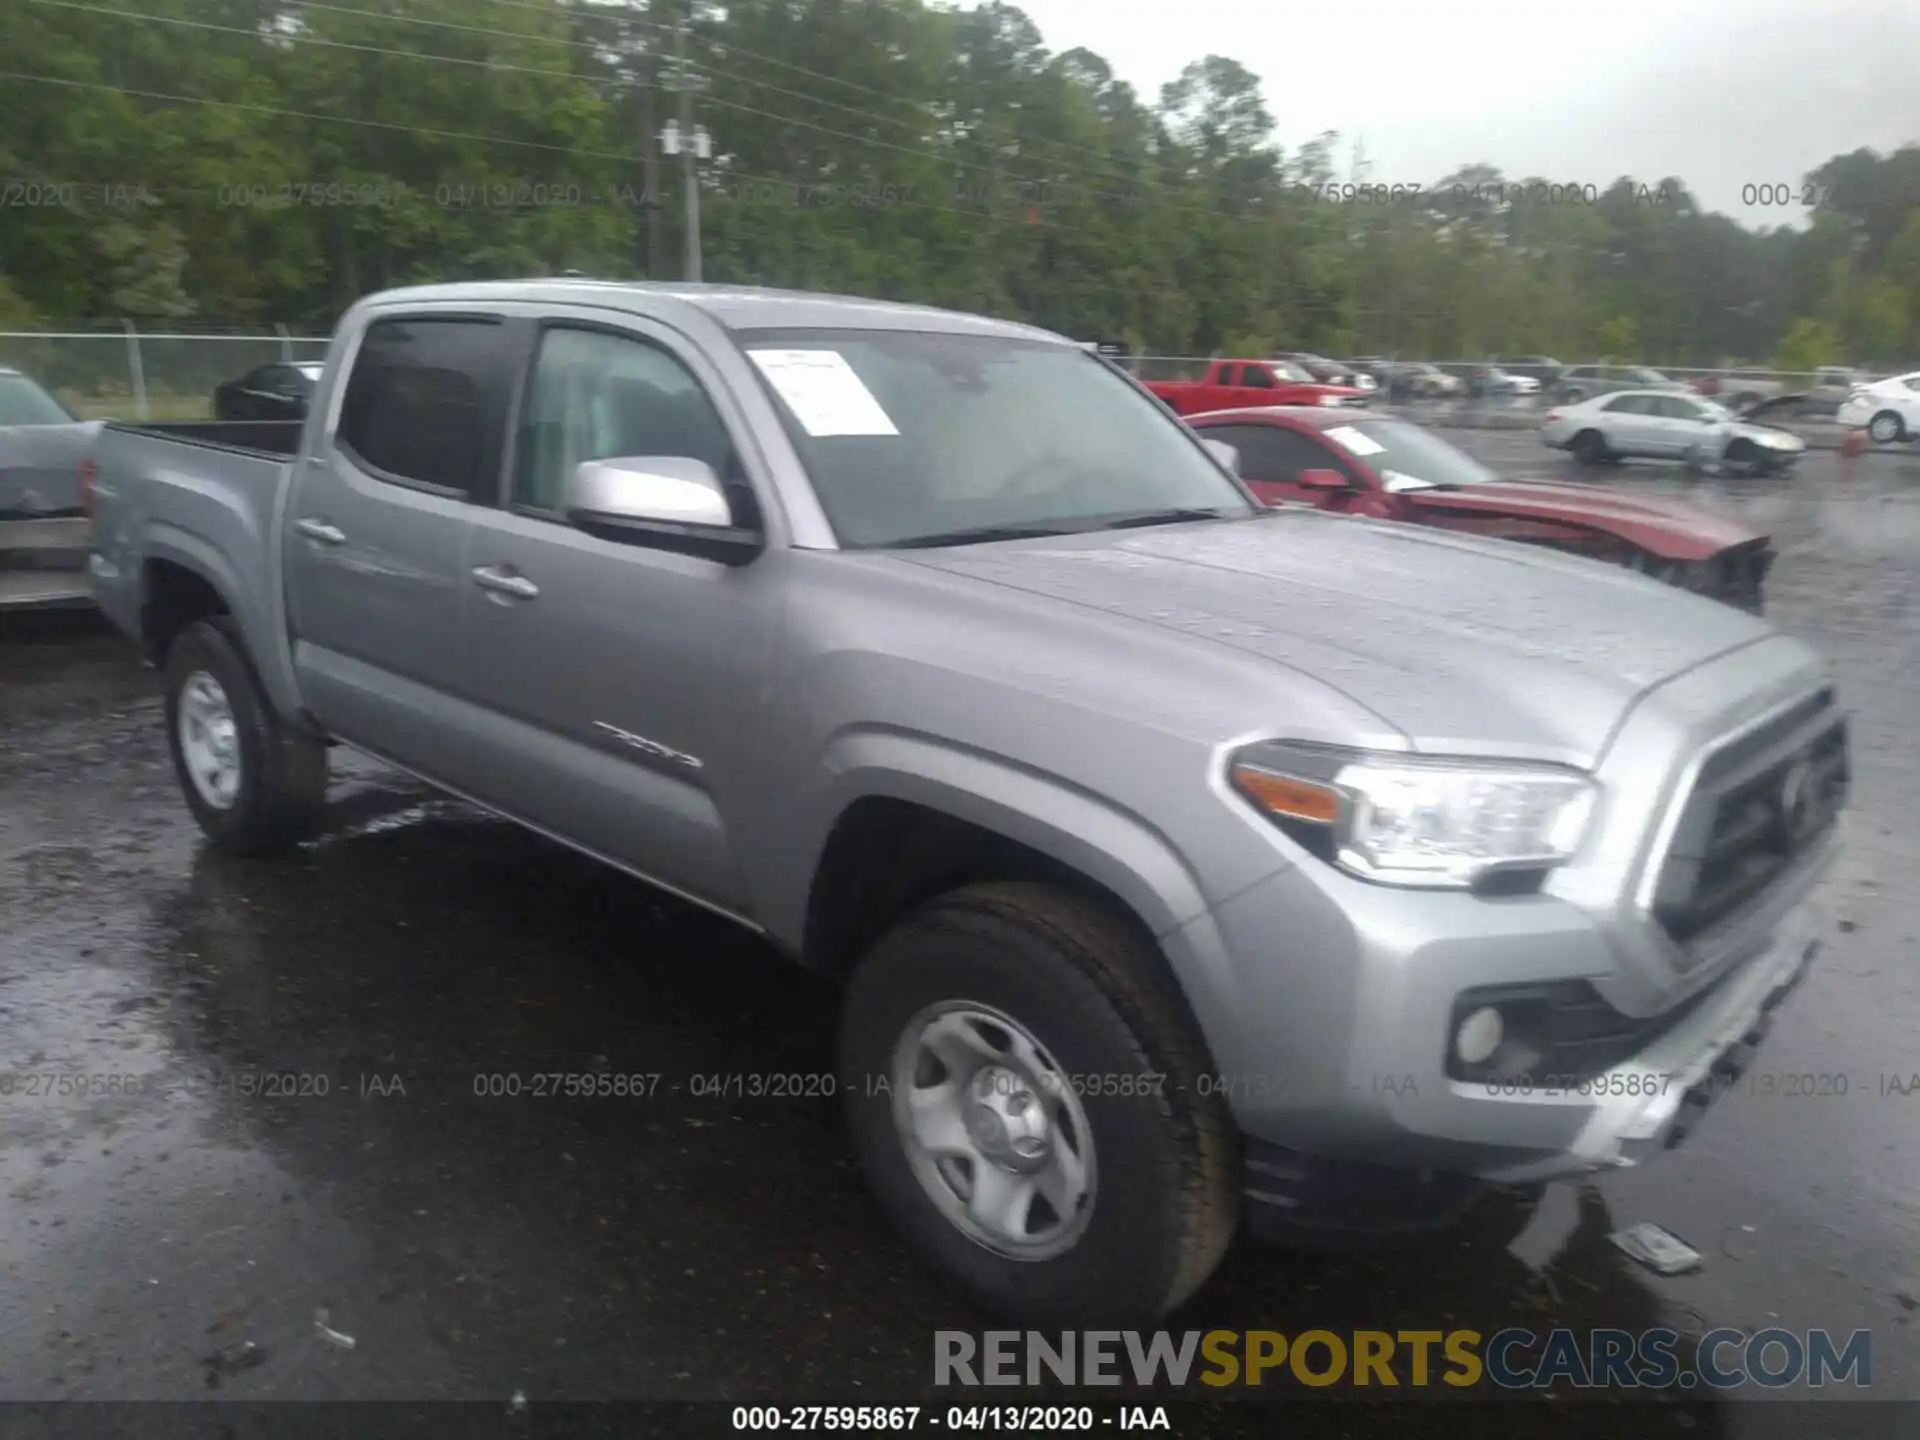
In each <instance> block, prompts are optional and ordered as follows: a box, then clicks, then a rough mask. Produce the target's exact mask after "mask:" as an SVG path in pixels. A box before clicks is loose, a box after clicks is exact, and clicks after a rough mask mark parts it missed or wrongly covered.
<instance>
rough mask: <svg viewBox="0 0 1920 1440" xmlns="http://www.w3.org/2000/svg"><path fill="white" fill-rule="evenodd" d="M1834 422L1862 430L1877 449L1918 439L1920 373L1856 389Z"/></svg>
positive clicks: (1897, 376) (1844, 403)
mask: <svg viewBox="0 0 1920 1440" xmlns="http://www.w3.org/2000/svg"><path fill="white" fill-rule="evenodd" d="M1834 418H1835V419H1836V420H1838V421H1839V422H1840V423H1841V424H1842V425H1845V426H1847V427H1848V428H1850V429H1854V430H1858V429H1860V428H1861V427H1862V426H1865V427H1866V431H1867V434H1868V436H1869V437H1870V438H1871V439H1872V440H1873V441H1874V443H1875V444H1878V445H1891V444H1893V442H1894V441H1896V440H1914V439H1920V370H1916V371H1914V373H1913V374H1911V375H1896V376H1894V377H1893V378H1892V379H1891V380H1879V381H1876V382H1874V383H1873V384H1871V385H1862V386H1859V387H1857V388H1856V389H1855V390H1854V392H1853V393H1852V394H1851V395H1849V396H1847V398H1846V399H1845V400H1843V401H1841V402H1840V409H1839V412H1838V413H1837V414H1836V415H1835V416H1834Z"/></svg>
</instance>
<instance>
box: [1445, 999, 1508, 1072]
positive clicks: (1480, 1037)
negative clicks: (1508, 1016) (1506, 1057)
mask: <svg viewBox="0 0 1920 1440" xmlns="http://www.w3.org/2000/svg"><path fill="white" fill-rule="evenodd" d="M1506 1030H1507V1027H1506V1025H1505V1023H1504V1022H1502V1020H1501V1019H1500V1012H1499V1011H1498V1010H1496V1009H1494V1008H1493V1007H1492V1006H1491V1005H1483V1006H1481V1007H1480V1008H1479V1009H1478V1010H1476V1011H1474V1012H1473V1013H1472V1014H1471V1015H1469V1016H1467V1018H1466V1019H1464V1020H1462V1021H1461V1022H1460V1029H1459V1030H1458V1031H1457V1032H1456V1033H1455V1035H1454V1037H1453V1053H1454V1054H1456V1055H1458V1056H1459V1057H1460V1059H1461V1060H1462V1061H1463V1062H1464V1063H1466V1064H1468V1065H1480V1064H1483V1063H1485V1062H1486V1061H1488V1060H1491V1059H1492V1058H1493V1052H1494V1051H1496V1050H1498V1049H1499V1048H1500V1042H1501V1041H1502V1040H1503V1039H1505V1038H1506Z"/></svg>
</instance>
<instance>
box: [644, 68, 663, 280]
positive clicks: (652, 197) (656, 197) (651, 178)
mask: <svg viewBox="0 0 1920 1440" xmlns="http://www.w3.org/2000/svg"><path fill="white" fill-rule="evenodd" d="M648 51H649V53H648V55H647V61H646V67H645V69H644V70H643V71H642V72H641V75H640V134H641V136H642V141H641V146H640V148H641V151H642V154H643V156H644V158H643V159H642V160H641V162H640V206H641V209H642V210H643V211H644V212H645V214H644V215H643V216H642V217H641V219H642V222H643V223H644V224H645V226H646V231H647V235H646V251H645V255H644V260H645V269H644V272H643V273H644V274H645V275H646V277H647V278H648V279H649V280H658V279H659V278H660V148H659V146H657V145H656V144H655V143H654V139H655V136H654V123H655V121H654V113H653V98H654V97H653V92H654V87H655V86H656V85H658V84H659V80H660V67H659V65H658V64H656V63H655V61H654V58H653V55H652V53H651V52H652V46H651V45H649V46H648Z"/></svg>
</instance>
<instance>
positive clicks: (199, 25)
mask: <svg viewBox="0 0 1920 1440" xmlns="http://www.w3.org/2000/svg"><path fill="white" fill-rule="evenodd" d="M28 3H29V4H32V5H46V6H51V7H53V8H55V9H59V10H78V11H81V12H83V13H85V14H89V15H111V16H113V17H114V18H115V19H116V20H144V21H147V22H149V23H151V24H155V25H180V26H184V27H186V28H187V29H190V30H210V31H214V32H216V33H218V34H222V35H240V36H243V37H245V38H246V39H248V40H255V41H258V42H259V43H261V44H268V43H271V42H273V41H283V42H285V43H287V44H291V45H320V46H324V47H325V48H327V49H329V50H352V51H356V52H358V53H360V54H362V55H389V56H392V57H393V58H394V59H397V60H427V61H437V62H439V63H440V64H442V65H466V66H470V67H472V68H475V69H479V70H494V71H500V70H504V71H510V72H515V73H518V74H521V75H545V76H548V77H549V78H551V79H556V80H571V81H575V82H578V83H580V84H584V85H596V84H606V83H609V82H608V81H605V80H601V79H598V78H596V77H594V76H591V75H581V74H578V73H576V72H575V71H572V70H543V69H541V68H539V67H538V66H532V65H512V64H509V63H507V62H506V61H504V60H470V59H468V58H466V57H465V56H462V55H429V54H423V53H422V52H420V51H417V50H389V49H387V48H386V47H384V46H380V45H356V44H353V43H352V42H350V41H346V40H327V39H324V38H322V37H321V36H318V35H291V34H267V33H265V32H262V31H259V30H248V29H244V28H242V27H241V26H238V25H216V24H213V23H212V22H211V21H207V20H189V19H186V18H185V17H184V16H177V15H147V14H142V13H141V12H139V11H136V10H118V9H113V8H110V7H108V6H104V5H82V4H80V3H78V0H28Z"/></svg>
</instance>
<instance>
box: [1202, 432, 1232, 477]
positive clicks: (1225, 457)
mask: <svg viewBox="0 0 1920 1440" xmlns="http://www.w3.org/2000/svg"><path fill="white" fill-rule="evenodd" d="M1200 443H1201V444H1202V445H1204V446H1206V447H1207V453H1208V454H1209V455H1211V456H1213V458H1214V459H1216V460H1218V461H1219V462H1220V463H1221V464H1222V465H1224V466H1226V467H1227V469H1228V470H1229V471H1231V472H1232V473H1233V474H1235V475H1238V474H1239V473H1240V452H1239V450H1238V449H1236V448H1235V447H1234V446H1232V445H1229V444H1228V443H1227V442H1226V441H1224V440H1207V439H1202V440H1201V441H1200Z"/></svg>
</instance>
